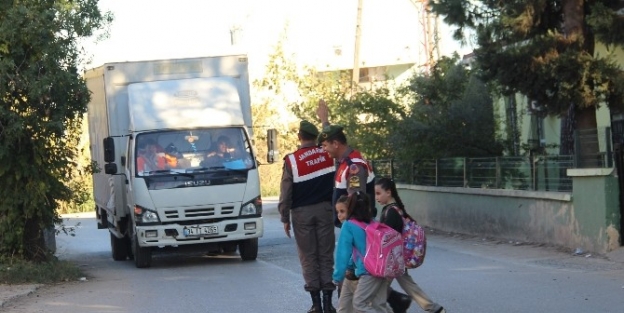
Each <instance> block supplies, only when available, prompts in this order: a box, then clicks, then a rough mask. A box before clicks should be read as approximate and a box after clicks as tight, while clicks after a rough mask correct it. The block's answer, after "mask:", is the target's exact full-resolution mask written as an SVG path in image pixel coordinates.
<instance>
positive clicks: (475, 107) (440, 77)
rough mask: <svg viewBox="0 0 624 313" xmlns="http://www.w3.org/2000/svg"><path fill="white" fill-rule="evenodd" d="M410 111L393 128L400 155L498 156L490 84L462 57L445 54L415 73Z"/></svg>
mask: <svg viewBox="0 0 624 313" xmlns="http://www.w3.org/2000/svg"><path fill="white" fill-rule="evenodd" d="M407 88H408V89H409V90H410V91H411V92H412V94H413V96H414V102H413V107H412V110H411V112H410V115H409V116H407V118H405V119H404V120H403V121H402V122H401V123H400V127H398V128H396V129H394V132H393V133H391V134H390V136H389V137H390V144H391V145H392V146H393V147H394V149H393V150H394V151H395V152H396V153H395V156H396V158H398V159H400V160H405V161H412V160H414V159H416V158H418V159H421V158H444V157H481V156H498V155H501V153H502V145H501V144H500V143H499V142H498V141H497V140H496V135H495V133H496V132H495V130H496V128H495V120H494V114H493V101H492V98H491V97H490V94H489V91H488V89H487V87H486V85H485V84H484V83H483V82H482V81H481V80H480V79H479V78H478V77H476V75H474V74H473V73H472V72H471V71H470V70H468V69H466V68H465V67H464V66H463V65H462V64H461V63H460V62H459V61H458V57H457V56H454V57H453V58H447V57H444V58H442V59H441V60H440V61H438V62H437V63H436V64H435V65H434V66H433V67H432V69H431V72H430V73H429V74H420V75H416V76H415V77H413V78H412V80H411V84H410V85H409V86H408V87H407Z"/></svg>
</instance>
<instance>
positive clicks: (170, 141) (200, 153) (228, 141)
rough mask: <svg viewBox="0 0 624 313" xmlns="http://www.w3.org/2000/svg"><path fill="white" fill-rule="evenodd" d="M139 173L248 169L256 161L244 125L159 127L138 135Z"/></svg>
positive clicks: (156, 173) (167, 173)
mask: <svg viewBox="0 0 624 313" xmlns="http://www.w3.org/2000/svg"><path fill="white" fill-rule="evenodd" d="M135 147H136V151H135V163H134V165H135V169H136V176H155V175H159V176H160V175H179V174H182V173H190V174H193V173H202V172H213V171H246V170H248V169H251V168H255V166H256V164H255V161H254V158H253V153H252V149H251V145H250V141H249V138H247V134H246V132H245V131H244V129H243V128H240V127H225V128H206V129H194V130H179V131H177V130H176V131H159V132H151V133H142V134H139V135H137V136H136V146H135Z"/></svg>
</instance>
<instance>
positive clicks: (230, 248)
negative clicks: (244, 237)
mask: <svg viewBox="0 0 624 313" xmlns="http://www.w3.org/2000/svg"><path fill="white" fill-rule="evenodd" d="M236 248H238V246H237V244H235V243H233V244H224V245H222V246H221V250H223V253H234V252H236Z"/></svg>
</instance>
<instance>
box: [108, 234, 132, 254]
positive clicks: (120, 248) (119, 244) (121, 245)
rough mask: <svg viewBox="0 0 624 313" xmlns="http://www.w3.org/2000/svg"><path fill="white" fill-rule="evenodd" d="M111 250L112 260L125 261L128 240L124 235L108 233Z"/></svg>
mask: <svg viewBox="0 0 624 313" xmlns="http://www.w3.org/2000/svg"><path fill="white" fill-rule="evenodd" d="M110 242H111V252H112V255H113V260H115V261H125V260H126V259H127V258H128V240H127V238H126V237H123V238H117V237H116V236H115V235H113V233H110Z"/></svg>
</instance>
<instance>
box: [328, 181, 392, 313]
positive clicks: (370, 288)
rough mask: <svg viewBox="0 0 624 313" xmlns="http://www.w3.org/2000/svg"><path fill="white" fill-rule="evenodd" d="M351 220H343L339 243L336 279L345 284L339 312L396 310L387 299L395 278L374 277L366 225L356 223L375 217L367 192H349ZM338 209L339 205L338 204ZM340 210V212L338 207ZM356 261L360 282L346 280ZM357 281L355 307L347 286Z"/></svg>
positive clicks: (338, 283)
mask: <svg viewBox="0 0 624 313" xmlns="http://www.w3.org/2000/svg"><path fill="white" fill-rule="evenodd" d="M346 207H347V212H348V213H349V214H348V216H347V220H346V221H344V222H343V224H342V228H341V230H340V236H339V237H338V244H337V245H336V257H335V264H334V273H333V276H332V277H333V281H334V284H336V285H340V284H343V287H342V290H341V292H340V293H341V295H340V297H341V299H340V300H339V304H338V312H351V310H354V311H355V312H358V313H359V312H371V313H375V312H378V313H389V312H392V311H391V309H390V308H389V307H388V305H387V303H386V298H387V292H388V287H389V286H390V282H391V280H389V279H385V278H381V277H374V276H372V275H370V274H369V272H368V271H367V270H366V268H365V267H364V262H363V256H364V255H365V254H366V233H365V231H364V229H362V228H361V227H360V226H358V225H356V223H357V222H361V223H364V224H369V223H371V222H372V221H373V218H372V214H371V211H370V204H369V200H368V196H367V195H366V194H365V193H363V192H360V191H358V192H356V193H353V194H351V195H349V197H348V199H347V205H346ZM337 209H338V206H337ZM337 213H340V212H338V211H337ZM350 264H352V265H353V267H354V268H353V274H354V276H353V277H352V279H357V281H356V283H346V284H345V283H343V280H344V279H345V276H346V273H347V270H348V269H349V267H350ZM353 285H357V287H356V288H355V291H353V296H352V303H353V308H352V309H351V308H350V307H349V303H348V302H349V301H348V296H345V298H344V299H343V298H342V297H343V295H344V293H345V292H348V291H347V289H346V287H348V286H350V287H351V288H352V287H353Z"/></svg>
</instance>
